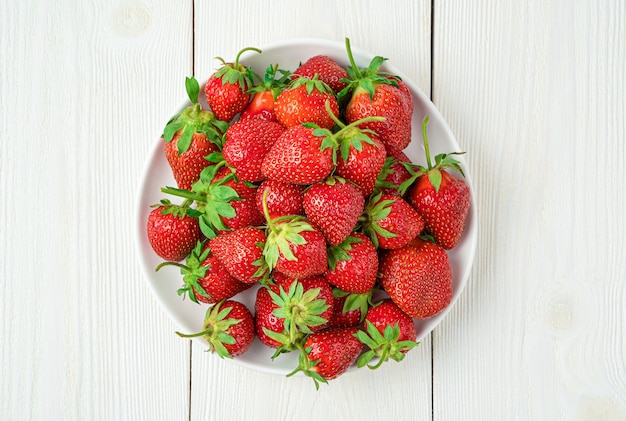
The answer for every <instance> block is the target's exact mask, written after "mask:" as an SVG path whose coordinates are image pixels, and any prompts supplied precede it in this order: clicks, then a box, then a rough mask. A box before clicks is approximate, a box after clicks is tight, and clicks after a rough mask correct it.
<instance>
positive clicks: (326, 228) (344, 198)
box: [302, 177, 365, 246]
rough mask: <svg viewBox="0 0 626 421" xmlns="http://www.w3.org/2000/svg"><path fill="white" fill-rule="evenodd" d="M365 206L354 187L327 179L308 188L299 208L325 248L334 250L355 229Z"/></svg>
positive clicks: (336, 179)
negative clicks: (324, 240) (320, 232)
mask: <svg viewBox="0 0 626 421" xmlns="http://www.w3.org/2000/svg"><path fill="white" fill-rule="evenodd" d="M364 203H365V199H364V198H363V195H362V194H361V192H360V191H359V190H358V189H357V188H356V187H355V186H354V185H352V184H350V183H348V182H346V181H345V180H344V179H342V178H339V177H330V178H327V179H326V180H325V181H322V182H319V183H316V184H313V185H312V186H310V187H309V188H308V189H307V190H306V192H305V193H304V199H303V203H302V204H303V207H304V212H305V214H306V216H307V217H308V218H309V220H310V221H311V222H313V223H314V224H316V225H317V227H318V228H319V229H320V230H321V231H322V233H323V234H324V237H326V241H327V242H328V244H330V245H332V246H336V245H338V244H339V243H341V242H342V241H343V240H344V239H345V238H346V237H347V236H348V235H349V234H350V233H351V232H352V230H353V229H354V226H355V225H356V222H357V220H358V219H359V216H361V213H363V205H364Z"/></svg>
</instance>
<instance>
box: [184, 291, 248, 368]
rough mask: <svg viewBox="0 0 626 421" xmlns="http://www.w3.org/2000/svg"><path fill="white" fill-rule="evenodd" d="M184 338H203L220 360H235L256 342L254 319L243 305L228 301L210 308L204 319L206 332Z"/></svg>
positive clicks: (185, 335)
mask: <svg viewBox="0 0 626 421" xmlns="http://www.w3.org/2000/svg"><path fill="white" fill-rule="evenodd" d="M176 334H177V335H178V336H180V337H183V338H193V337H197V336H202V337H203V338H204V339H205V340H206V341H207V342H208V343H209V351H211V352H216V353H217V355H218V356H220V358H235V357H239V356H240V355H242V354H244V353H245V352H246V351H247V350H248V349H249V348H250V345H252V341H253V340H254V318H253V317H252V313H250V310H248V308H247V307H246V306H245V305H243V304H242V303H240V302H238V301H234V300H226V301H222V302H219V303H217V304H215V305H214V306H212V307H209V308H208V309H207V312H206V316H205V319H204V330H202V331H201V332H198V333H192V334H183V333H180V332H176Z"/></svg>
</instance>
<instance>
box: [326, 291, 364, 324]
mask: <svg viewBox="0 0 626 421" xmlns="http://www.w3.org/2000/svg"><path fill="white" fill-rule="evenodd" d="M350 296H351V294H349V293H347V292H345V291H341V290H340V289H339V288H333V297H334V301H333V315H332V316H331V317H330V320H329V321H328V326H333V327H348V326H358V325H359V324H360V323H361V322H362V321H363V318H364V317H365V313H363V311H362V309H361V307H360V306H356V307H355V308H351V307H350V306H349V304H348V305H347V304H346V301H347V300H348V298H349V297H350ZM365 308H367V305H366V306H365Z"/></svg>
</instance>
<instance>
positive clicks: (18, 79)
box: [0, 1, 192, 420]
mask: <svg viewBox="0 0 626 421" xmlns="http://www.w3.org/2000/svg"><path fill="white" fill-rule="evenodd" d="M2 10H3V13H2V23H1V24H0V26H1V27H2V29H1V31H2V36H1V37H0V38H1V39H2V41H0V42H2V49H1V51H2V68H3V70H2V72H1V75H0V80H1V85H0V86H1V89H2V95H0V97H1V100H0V101H2V102H1V105H0V119H1V121H2V124H1V126H2V128H3V130H2V134H0V136H2V139H1V141H0V145H1V146H0V157H1V158H2V163H1V164H0V174H1V180H2V186H3V187H2V189H0V190H1V191H2V193H0V194H2V205H1V207H0V223H1V224H2V228H1V230H2V237H3V241H2V242H1V245H0V248H1V252H2V256H3V264H2V277H1V280H0V290H1V294H2V297H3V299H2V304H0V306H1V308H2V310H1V313H0V314H1V315H2V322H1V323H2V324H1V325H2V346H1V347H0V348H1V349H2V351H1V360H0V364H1V367H2V368H1V369H0V370H1V371H2V375H1V376H0V395H1V396H2V399H0V418H1V419H7V420H8V419H11V420H24V419H90V420H95V419H145V418H148V419H149V418H161V419H181V418H183V417H185V416H186V415H187V413H188V387H189V374H188V373H189V362H188V360H189V359H188V354H189V350H188V344H187V342H186V341H180V340H179V338H177V337H176V336H175V335H173V326H172V324H171V323H170V322H169V320H168V319H167V318H166V317H165V315H164V313H163V312H162V311H161V309H160V308H158V306H157V305H156V303H155V301H154V300H153V299H152V297H150V296H149V292H148V290H147V289H146V288H145V282H144V280H143V277H142V275H141V273H140V270H139V266H138V265H137V263H136V259H135V254H136V252H135V247H134V241H133V238H134V236H133V233H134V215H135V210H134V203H135V197H136V191H135V190H136V188H137V185H138V180H139V176H140V174H141V169H142V166H143V161H144V158H145V156H146V155H147V151H148V150H149V148H150V147H151V145H152V144H153V142H154V141H156V139H157V138H158V136H159V135H160V132H159V130H160V128H159V127H161V125H162V124H163V122H164V121H166V120H167V118H169V113H171V112H172V108H171V104H176V103H177V101H179V99H180V95H181V92H182V93H183V94H184V90H183V89H184V87H183V86H182V85H181V84H180V80H181V78H182V77H183V75H184V74H186V73H187V72H188V71H189V69H190V66H191V57H192V56H191V51H192V48H191V47H192V45H191V30H190V28H191V3H189V2H187V3H181V2H177V3H176V4H173V3H171V2H166V1H161V2H159V1H153V2H150V1H144V2H141V3H140V2H127V3H121V2H115V3H110V2H80V3H77V2H73V1H59V2H41V1H24V2H17V3H16V2H12V4H11V5H10V6H9V5H7V4H5V5H4V6H2ZM7 12H8V15H7Z"/></svg>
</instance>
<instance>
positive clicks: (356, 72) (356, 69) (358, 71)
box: [346, 37, 363, 79]
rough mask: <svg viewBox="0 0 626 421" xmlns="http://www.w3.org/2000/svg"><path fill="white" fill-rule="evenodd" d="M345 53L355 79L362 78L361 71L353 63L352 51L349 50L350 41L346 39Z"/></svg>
mask: <svg viewBox="0 0 626 421" xmlns="http://www.w3.org/2000/svg"><path fill="white" fill-rule="evenodd" d="M346 52H347V53H348V60H350V65H351V66H352V70H354V75H355V76H356V77H357V79H361V78H363V75H362V74H361V71H360V70H359V68H358V66H357V65H356V62H355V61H354V57H353V56H352V49H351V48H350V39H349V38H347V37H346Z"/></svg>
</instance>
